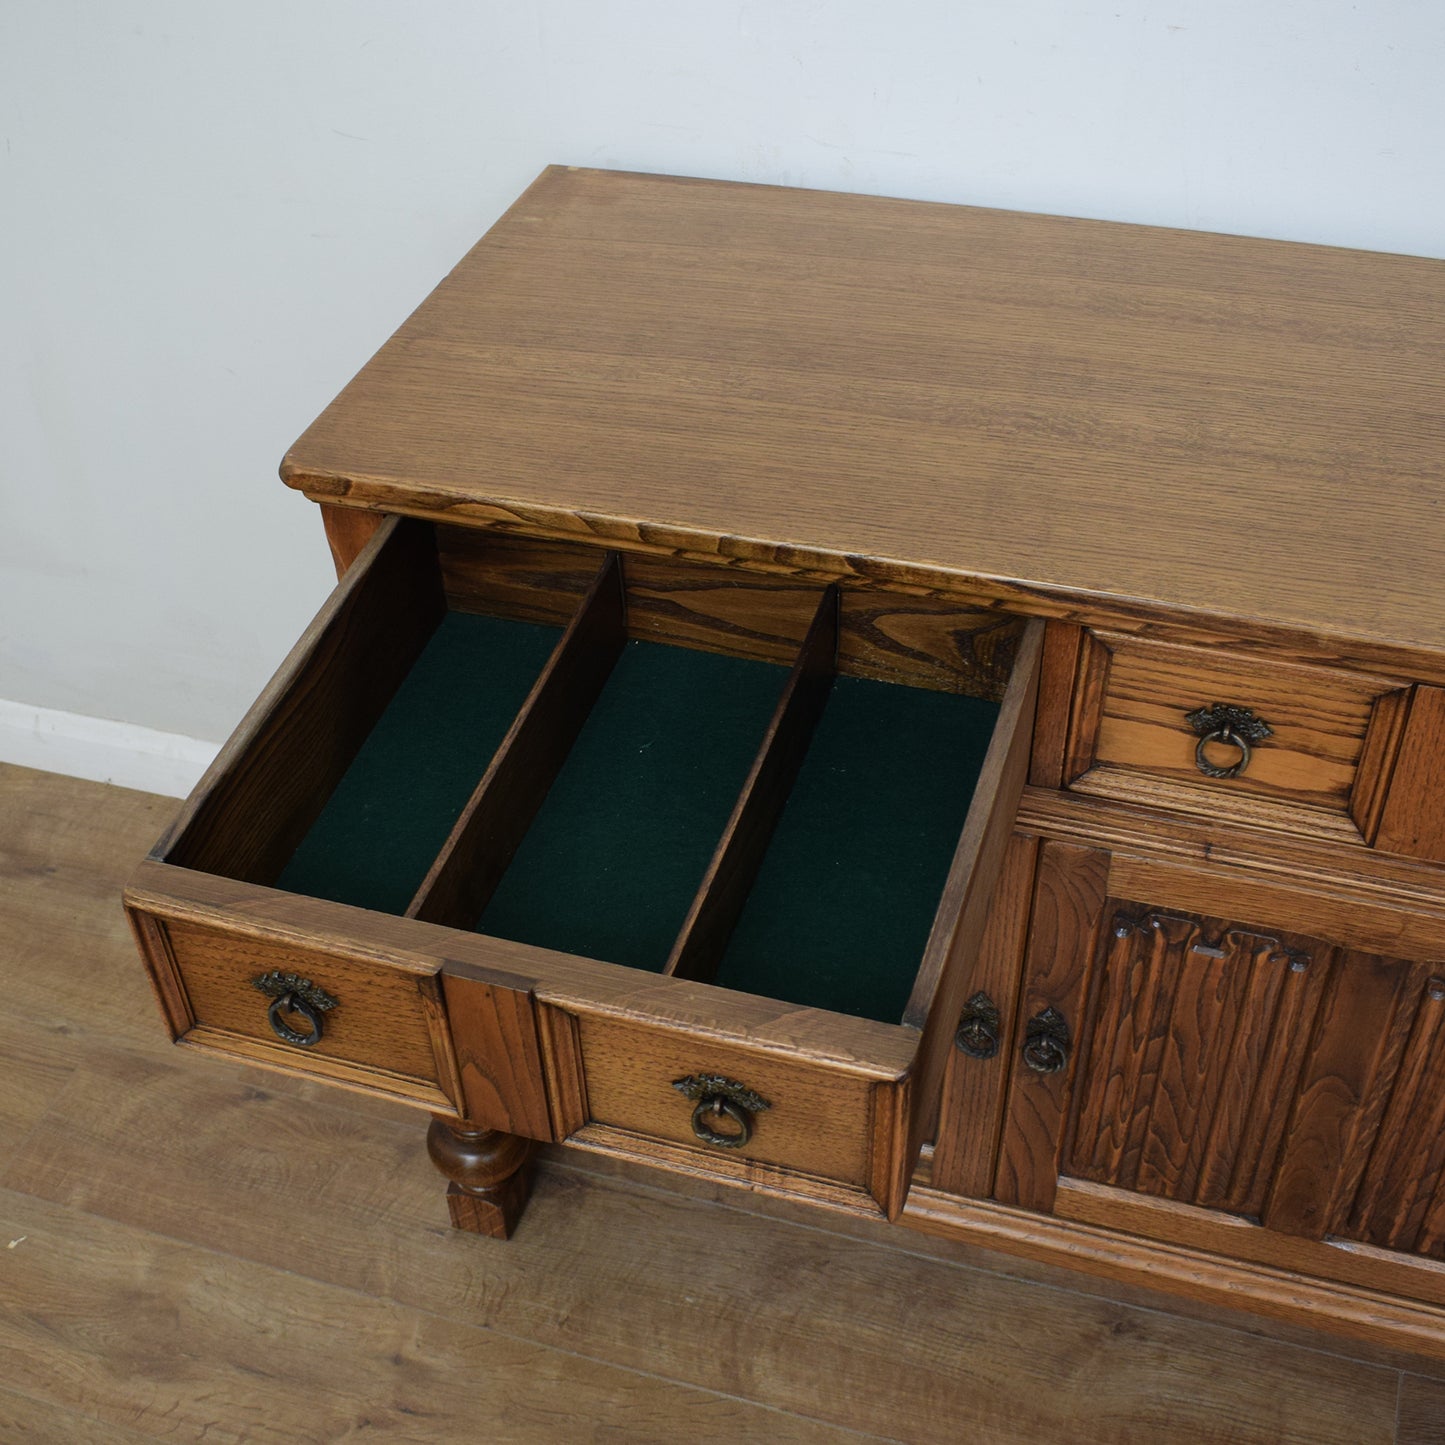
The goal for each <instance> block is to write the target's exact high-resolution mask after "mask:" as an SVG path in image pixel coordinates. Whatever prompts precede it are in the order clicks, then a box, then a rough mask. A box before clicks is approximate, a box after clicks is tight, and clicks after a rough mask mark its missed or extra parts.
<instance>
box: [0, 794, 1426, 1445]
mask: <svg viewBox="0 0 1445 1445" xmlns="http://www.w3.org/2000/svg"><path fill="white" fill-rule="evenodd" d="M174 807H175V804H174V803H173V802H172V801H170V800H166V799H154V798H148V797H146V796H145V795H141V794H136V793H127V792H124V791H121V790H118V789H107V788H105V787H102V786H100V785H97V784H90V783H81V782H76V781H73V780H68V779H62V778H54V777H50V776H48V775H45V774H38V773H29V772H25V771H24V770H20V769H11V768H0V988H3V989H4V991H5V996H6V997H7V998H8V999H9V1000H10V1002H11V1008H10V1009H9V1010H8V1011H7V1016H6V1018H5V1019H4V1020H3V1021H0V1069H3V1073H0V1218H3V1221H4V1228H5V1229H6V1230H7V1231H9V1232H8V1233H6V1234H5V1236H4V1238H3V1239H0V1352H3V1353H4V1354H5V1356H6V1357H7V1359H9V1358H14V1359H17V1360H18V1361H20V1362H21V1363H20V1364H19V1365H18V1366H17V1368H16V1370H15V1371H13V1372H12V1371H11V1370H10V1369H9V1368H8V1367H7V1369H6V1371H5V1378H4V1379H3V1381H0V1389H3V1390H4V1391H8V1392H9V1393H8V1394H4V1393H0V1427H3V1426H4V1424H5V1422H6V1421H7V1418H13V1419H14V1420H16V1421H17V1422H21V1423H19V1424H17V1425H15V1426H14V1427H13V1428H12V1429H11V1430H10V1431H9V1433H6V1431H5V1430H4V1429H3V1428H0V1440H8V1439H9V1438H11V1437H12V1436H13V1437H14V1438H18V1439H32V1438H33V1439H38V1440H44V1439H47V1438H55V1439H77V1440H81V1441H85V1440H87V1439H88V1438H90V1437H88V1436H87V1435H86V1434H85V1433H84V1429H85V1428H89V1426H88V1425H86V1424H85V1422H86V1421H88V1420H94V1421H97V1422H100V1423H99V1425H98V1426H97V1429H99V1431H100V1432H101V1433H99V1434H96V1433H95V1432H94V1431H92V1434H93V1435H94V1438H97V1439H106V1438H113V1439H116V1440H118V1441H129V1440H131V1439H151V1438H156V1439H162V1438H169V1439H177V1440H189V1439H195V1438H200V1432H201V1431H202V1430H204V1431H205V1432H207V1433H206V1434H205V1437H204V1438H206V1439H208V1440H212V1439H214V1440H232V1439H234V1440H258V1441H262V1440H264V1441H270V1440H287V1441H290V1440H297V1441H300V1440H331V1439H345V1438H350V1437H351V1436H352V1435H363V1434H365V1435H371V1436H374V1437H375V1438H379V1439H387V1440H392V1439H397V1440H409V1439H418V1440H427V1441H444V1440H451V1439H457V1440H462V1439H466V1440H476V1439H486V1440H489V1441H501V1442H505V1441H510V1440H517V1441H532V1440H557V1441H573V1440H589V1439H612V1438H616V1439H625V1440H628V1441H632V1440H651V1439H656V1440H667V1441H672V1440H680V1439H684V1438H687V1439H696V1440H719V1441H722V1440H738V1441H752V1440H761V1439H769V1440H779V1441H791V1440H799V1441H804V1440H807V1441H812V1440H820V1441H823V1440H826V1441H833V1440H837V1441H839V1442H841V1441H845V1440H854V1441H856V1440H860V1439H867V1438H875V1439H876V1438H882V1439H897V1440H903V1441H907V1442H909V1445H914V1442H917V1445H931V1442H934V1441H937V1442H949V1445H952V1442H955V1441H957V1440H959V1439H963V1438H972V1439H977V1440H980V1441H984V1442H994V1441H997V1442H1001V1445H1011V1442H1015V1441H1017V1442H1024V1441H1028V1442H1029V1445H1040V1442H1045V1445H1047V1442H1051V1441H1056V1440H1057V1441H1065V1440H1068V1441H1073V1440H1086V1441H1090V1442H1099V1445H1110V1442H1120V1445H1125V1442H1134V1441H1143V1440H1164V1439H1170V1440H1172V1439H1178V1440H1188V1441H1191V1442H1194V1441H1197V1442H1202V1445H1208V1442H1214V1441H1221V1442H1223V1441H1229V1442H1255V1441H1258V1442H1261V1445H1264V1442H1269V1445H1289V1442H1295V1441H1299V1442H1305V1441H1310V1442H1326V1445H1331V1442H1339V1445H1374V1442H1381V1445H1384V1442H1389V1441H1392V1440H1394V1439H1395V1438H1396V1434H1395V1425H1396V1417H1397V1414H1398V1416H1399V1419H1400V1421H1401V1431H1402V1433H1401V1434H1400V1436H1399V1439H1400V1441H1401V1445H1421V1442H1424V1441H1433V1440H1434V1438H1435V1437H1433V1436H1431V1435H1429V1434H1422V1433H1421V1431H1422V1430H1426V1429H1428V1428H1429V1427H1430V1421H1431V1420H1432V1419H1433V1418H1434V1412H1435V1411H1436V1410H1437V1408H1438V1404H1439V1391H1440V1389H1441V1387H1440V1386H1439V1385H1438V1384H1437V1383H1436V1382H1433V1381H1430V1380H1426V1379H1423V1378H1420V1377H1418V1376H1414V1375H1412V1376H1411V1377H1409V1378H1408V1379H1404V1380H1403V1381H1402V1376H1401V1374H1400V1371H1399V1370H1398V1369H1397V1368H1394V1367H1393V1366H1392V1365H1391V1363H1390V1361H1389V1360H1388V1359H1387V1358H1384V1357H1382V1356H1381V1354H1380V1353H1379V1352H1375V1353H1374V1354H1373V1355H1372V1356H1371V1357H1370V1358H1363V1359H1362V1358H1355V1357H1352V1356H1351V1355H1350V1354H1349V1353H1348V1352H1347V1351H1348V1347H1344V1348H1342V1347H1341V1346H1340V1345H1339V1343H1338V1342H1336V1341H1330V1340H1326V1339H1325V1338H1324V1337H1320V1339H1319V1340H1318V1341H1315V1340H1314V1339H1313V1338H1312V1337H1311V1336H1310V1335H1309V1334H1308V1332H1306V1331H1303V1330H1295V1331H1288V1332H1285V1331H1279V1330H1274V1329H1273V1328H1272V1327H1270V1326H1269V1325H1267V1324H1264V1323H1262V1322H1258V1321H1254V1320H1252V1319H1246V1318H1245V1317H1243V1316H1241V1317H1238V1319H1236V1318H1235V1317H1233V1316H1230V1315H1227V1314H1226V1313H1225V1312H1220V1311H1216V1312H1213V1313H1212V1314H1209V1315H1207V1316H1201V1315H1200V1314H1199V1313H1198V1312H1192V1315H1191V1314H1190V1313H1174V1312H1171V1311H1169V1310H1166V1309H1162V1308H1158V1307H1156V1306H1155V1305H1154V1304H1153V1303H1152V1301H1151V1297H1150V1296H1149V1295H1148V1294H1147V1293H1146V1292H1143V1291H1136V1292H1133V1293H1130V1292H1128V1291H1118V1290H1113V1289H1112V1288H1111V1287H1108V1286H1103V1285H1099V1284H1096V1283H1095V1282H1092V1281H1089V1280H1086V1279H1085V1278H1084V1277H1082V1276H1074V1275H1072V1274H1071V1273H1070V1272H1067V1271H1062V1270H1048V1269H1044V1268H1042V1267H1038V1266H1028V1265H1024V1264H1021V1263H1015V1262H1013V1261H1008V1260H1006V1259H1004V1258H1003V1257H1001V1256H996V1255H992V1254H989V1253H988V1252H986V1251H982V1250H976V1249H968V1248H967V1247H964V1246H947V1245H943V1246H940V1245H938V1244H936V1243H935V1242H933V1241H927V1240H924V1239H923V1238H922V1237H921V1236H918V1235H915V1234H913V1233H912V1232H911V1231H905V1230H897V1229H895V1230H889V1229H887V1228H886V1227H883V1226H876V1227H875V1226H870V1225H868V1224H866V1223H864V1222H860V1223H858V1224H854V1223H851V1222H849V1221H846V1220H840V1219H836V1218H835V1217H833V1216H829V1215H823V1214H818V1213H815V1212H812V1211H807V1210H804V1209H800V1208H796V1207H788V1206H781V1207H780V1206H775V1205H767V1206H763V1207H755V1206H754V1205H753V1204H752V1202H751V1201H750V1200H749V1197H748V1196H744V1195H740V1194H737V1193H736V1192H731V1191H730V1192H728V1193H726V1194H719V1195H718V1196H717V1197H716V1198H715V1199H714V1198H710V1197H708V1193H707V1191H706V1190H700V1189H696V1188H684V1187H675V1185H674V1181H670V1180H669V1179H668V1178H667V1177H666V1176H663V1175H659V1174H644V1173H642V1172H640V1171H635V1170H627V1169H616V1168H612V1167H610V1166H608V1167H603V1165H602V1161H596V1160H591V1159H587V1158H583V1157H580V1156H577V1155H576V1154H574V1153H569V1154H557V1153H555V1151H554V1154H553V1156H552V1157H549V1158H548V1159H547V1160H546V1161H544V1163H543V1166H542V1169H541V1172H540V1177H539V1182H538V1186H537V1191H536V1196H535V1198H534V1201H533V1203H532V1205H531V1206H530V1208H529V1211H528V1213H527V1215H526V1217H525V1219H524V1220H523V1223H522V1225H521V1227H520V1229H519V1230H518V1232H517V1235H516V1237H515V1238H514V1240H513V1241H512V1242H511V1243H509V1244H504V1245H503V1244H496V1243H493V1242H490V1241H484V1240H479V1239H476V1238H474V1237H471V1236H467V1235H462V1234H457V1233H455V1232H453V1231H451V1230H449V1229H448V1228H446V1227H445V1207H444V1204H443V1200H442V1190H441V1183H440V1180H439V1179H438V1177H437V1176H436V1175H435V1174H434V1172H433V1171H432V1169H431V1166H430V1165H429V1164H428V1162H427V1160H426V1158H425V1151H424V1148H423V1143H422V1138H423V1133H424V1125H425V1116H424V1115H422V1114H420V1113H412V1112H410V1111H408V1110H405V1109H403V1108H401V1107H399V1106H394V1105H390V1104H386V1103H381V1102H377V1101H371V1100H367V1099H363V1098H359V1097H357V1096H353V1095H346V1094H341V1093H337V1092H335V1091H333V1090H329V1089H326V1088H324V1087H321V1086H318V1085H312V1084H307V1083H302V1082H297V1081H293V1080H288V1079H283V1078H275V1077H272V1076H269V1075H266V1074H264V1073H262V1072H260V1071H257V1070H252V1069H246V1068H242V1067H239V1066H234V1065H230V1064H228V1063H226V1062H223V1061H218V1060H214V1059H209V1058H205V1057H202V1056H199V1055H194V1054H189V1053H187V1052H186V1051H185V1050H181V1049H175V1048H172V1047H171V1046H170V1045H169V1044H168V1043H167V1042H166V1041H165V1038H164V1034H163V1031H162V1028H161V1024H160V1020H159V1014H158V1012H157V1010H156V1007H155V1004H154V1002H153V1001H152V1000H151V998H150V995H149V991H148V988H147V986H146V984H145V981H144V976H143V973H142V970H141V966H140V963H139V961H138V959H137V958H136V957H135V955H134V951H133V948H132V945H131V943H130V940H129V935H128V934H127V932H126V930H125V927H124V923H123V920H122V918H121V915H120V910H119V907H118V904H117V894H118V891H119V887H120V884H121V881H122V880H123V878H124V876H125V873H126V871H127V870H128V868H129V867H130V866H132V864H133V863H134V861H135V860H136V859H137V858H138V857H139V856H140V854H141V853H143V852H144V851H145V849H146V848H147V847H148V846H149V844H150V843H151V842H152V841H153V838H154V836H155V835H156V834H158V833H159V832H160V830H161V828H162V827H163V826H164V824H165V822H166V821H167V819H168V818H169V816H170V814H171V812H172V811H173V809H174ZM22 1235H23V1236H27V1237H26V1238H25V1241H24V1243H22V1244H20V1245H18V1246H17V1247H16V1248H15V1249H14V1250H7V1249H4V1248H3V1246H4V1245H6V1244H8V1242H9V1241H10V1240H11V1239H14V1238H18V1237H20V1236H22ZM6 1410H9V1411H10V1417H7V1415H6V1414H5V1411H6ZM47 1410H51V1411H53V1412H54V1415H53V1421H52V1420H49V1419H48V1418H47V1417H46V1415H45V1413H44V1412H45V1411H47ZM27 1412H28V1413H27ZM37 1412H39V1413H37ZM1421 1420H1423V1421H1424V1422H1425V1423H1424V1424H1421V1423H1420V1421H1421ZM76 1421H79V1422H81V1423H80V1424H79V1425H77V1426H76V1429H77V1430H80V1431H81V1433H75V1432H74V1431H72V1433H70V1434H67V1433H66V1430H67V1428H69V1427H70V1425H71V1424H72V1423H73V1422H76ZM486 1422H490V1423H486ZM484 1425H485V1428H483V1426H484ZM1407 1425H1408V1426H1409V1428H1410V1429H1413V1430H1414V1431H1415V1433H1414V1434H1413V1435H1409V1434H1406V1433H1404V1431H1405V1429H1406V1426H1407ZM107 1429H109V1430H112V1431H113V1433H112V1434H111V1435H109V1436H107V1435H105V1434H104V1431H105V1430H107ZM47 1430H48V1431H49V1432H50V1433H49V1435H47V1433H46V1432H47ZM26 1432H28V1433H26ZM308 1432H309V1433H308Z"/></svg>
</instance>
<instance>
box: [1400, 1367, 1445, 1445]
mask: <svg viewBox="0 0 1445 1445" xmlns="http://www.w3.org/2000/svg"><path fill="white" fill-rule="evenodd" d="M1398 1431H1399V1433H1398V1434H1397V1435H1396V1436H1395V1445H1445V1380H1427V1379H1424V1378H1423V1377H1421V1376H1419V1375H1406V1376H1405V1377H1404V1378H1403V1379H1402V1380H1401V1381H1400V1421H1399V1427H1398Z"/></svg>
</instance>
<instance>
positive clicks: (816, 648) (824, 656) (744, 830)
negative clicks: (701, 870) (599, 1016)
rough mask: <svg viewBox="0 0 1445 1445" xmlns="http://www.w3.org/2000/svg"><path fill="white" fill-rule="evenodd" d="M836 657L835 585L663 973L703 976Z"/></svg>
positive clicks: (794, 768) (718, 956) (739, 904)
mask: <svg viewBox="0 0 1445 1445" xmlns="http://www.w3.org/2000/svg"><path fill="white" fill-rule="evenodd" d="M837 660H838V587H837V585H836V584H834V585H832V586H830V587H828V588H827V589H826V590H825V591H824V593H823V596H822V600H821V601H820V602H819V604H818V608H817V611H816V612H815V613H814V615H813V621H812V623H811V624H810V626H809V628H808V632H807V635H806V636H805V637H804V639H803V642H802V645H801V647H800V648H799V649H798V653H797V656H796V658H795V659H794V661H793V667H792V671H791V672H790V673H789V674H788V680H787V682H786V683H785V684H784V687H783V691H782V694H781V696H780V697H779V699H778V705H777V707H776V708H775V709H774V712H773V716H772V719H771V721H770V722H769V724H768V729H767V732H766V733H764V734H763V740H762V743H761V745H760V746H759V748H758V752H757V756H756V757H755V758H754V759H753V764H752V767H751V768H750V769H749V770H748V776H747V779H746V780H745V781H744V783H743V786H742V791H741V792H740V793H739V794H738V799H737V802H736V803H735V804H734V805H733V811H732V815H731V816H730V817H729V819H728V822H727V826H726V828H724V829H723V833H722V837H721V838H720V839H719V841H718V845H717V848H716V850H715V851H714V853H713V856H712V861H711V862H710V863H709V864H708V869H707V872H706V873H705V874H704V875H703V879H702V883H701V884H700V885H699V887H698V891H697V894H696V896H695V897H694V898H693V901H692V906H691V907H690V908H689V909H688V912H687V918H686V920H685V921H684V923H683V925H682V930H681V932H680V933H679V934H678V937H677V942H676V943H675V944H674V945H673V949H672V954H671V956H670V957H669V958H668V960H667V965H666V967H665V968H664V969H663V973H664V974H672V975H674V976H676V977H678V978H689V979H697V980H700V981H703V982H707V981H709V980H710V979H711V978H712V977H713V975H714V974H715V973H716V972H717V968H718V964H719V963H720V962H721V960H722V956H723V952H724V951H725V949H726V948H727V944H728V939H729V938H730V937H731V936H732V931H733V928H734V926H735V925H736V924H737V921H738V917H739V916H740V914H741V913H742V909H743V905H744V903H745V902H746V901H747V896H748V890H749V888H751V886H752V883H753V879H754V878H755V877H756V876H757V871H758V868H759V867H760V866H761V864H762V860H763V854H764V853H765V852H766V851H767V847H768V842H769V840H770V839H771V838H772V835H773V829H774V828H775V827H776V826H777V822H778V819H779V817H780V816H781V815H782V811H783V805H784V804H785V803H786V802H787V800H788V794H789V792H790V791H791V790H792V786H793V781H794V779H795V778H796V777H797V775H798V769H799V768H800V767H801V766H802V762H803V757H804V755H805V754H806V753H807V751H808V743H809V740H810V739H811V738H812V735H813V729H814V727H815V726H816V725H817V722H818V719H819V718H820V717H821V716H822V713H823V706H824V704H825V703H826V702H827V700H828V689H829V687H830V686H831V684H832V681H833V677H834V675H835V671H836V667H837Z"/></svg>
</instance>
